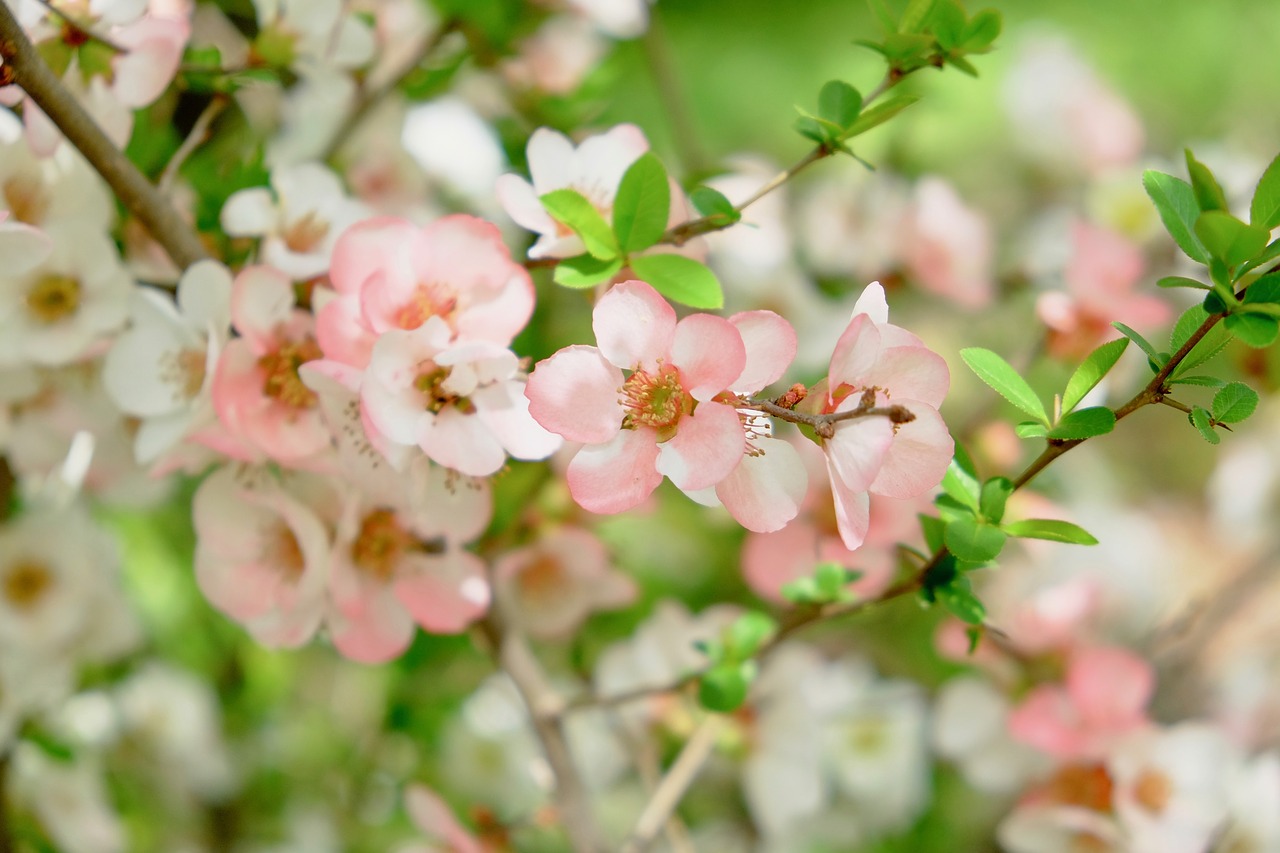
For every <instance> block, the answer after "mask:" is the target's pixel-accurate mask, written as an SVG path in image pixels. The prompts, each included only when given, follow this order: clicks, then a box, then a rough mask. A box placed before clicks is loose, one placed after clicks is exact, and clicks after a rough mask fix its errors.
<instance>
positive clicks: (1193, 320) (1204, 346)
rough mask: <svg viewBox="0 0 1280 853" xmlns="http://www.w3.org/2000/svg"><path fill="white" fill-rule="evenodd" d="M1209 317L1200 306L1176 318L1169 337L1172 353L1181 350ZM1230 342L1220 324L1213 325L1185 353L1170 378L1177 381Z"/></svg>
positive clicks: (1195, 306)
mask: <svg viewBox="0 0 1280 853" xmlns="http://www.w3.org/2000/svg"><path fill="white" fill-rule="evenodd" d="M1209 316H1210V315H1209V312H1208V311H1206V310H1204V308H1203V307H1202V306H1200V305H1193V306H1191V307H1190V308H1188V309H1187V310H1186V311H1184V312H1182V316H1180V317H1179V318H1178V322H1177V323H1175V324H1174V326H1173V333H1172V334H1171V335H1170V336H1169V346H1170V349H1171V350H1173V351H1174V352H1177V351H1178V350H1180V349H1182V346H1183V344H1185V343H1186V342H1187V341H1188V340H1190V338H1191V335H1192V334H1194V333H1195V331H1196V330H1197V329H1199V328H1200V327H1201V326H1202V325H1204V323H1205V321H1206V320H1208V319H1209ZM1230 342H1231V334H1230V333H1229V332H1227V330H1226V329H1225V328H1223V326H1222V324H1221V323H1219V324H1217V325H1215V326H1214V327H1213V328H1211V329H1210V330H1209V331H1208V332H1207V333H1206V334H1205V336H1204V337H1203V338H1201V339H1200V341H1199V343H1197V344H1196V345H1195V346H1194V347H1192V348H1191V352H1189V353H1187V356H1186V358H1184V359H1183V360H1182V361H1181V362H1180V363H1179V364H1178V366H1177V367H1176V368H1174V370H1173V374H1172V375H1171V376H1170V378H1171V379H1177V378H1178V377H1180V376H1182V375H1183V374H1185V373H1189V372H1190V371H1192V370H1194V369H1196V368H1197V367H1199V366H1200V365H1202V364H1204V363H1205V362H1206V361H1208V360H1209V359H1211V358H1213V357H1214V356H1215V355H1217V354H1218V353H1220V352H1222V350H1223V348H1224V347H1226V345H1227V344H1228V343H1230Z"/></svg>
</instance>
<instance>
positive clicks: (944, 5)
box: [927, 0, 968, 51]
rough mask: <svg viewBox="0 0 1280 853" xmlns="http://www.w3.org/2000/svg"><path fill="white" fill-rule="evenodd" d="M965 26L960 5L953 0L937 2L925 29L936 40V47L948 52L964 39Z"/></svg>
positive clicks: (965, 21) (965, 22)
mask: <svg viewBox="0 0 1280 853" xmlns="http://www.w3.org/2000/svg"><path fill="white" fill-rule="evenodd" d="M967 24H968V21H967V20H965V14H964V9H962V8H961V7H960V4H958V3H956V2H955V0H939V2H938V3H936V4H935V5H934V7H933V14H932V15H930V16H929V21H928V23H927V28H928V30H929V31H930V32H931V33H933V37H934V38H936V39H937V40H938V46H939V47H941V48H942V49H943V50H946V51H950V50H951V49H953V48H955V47H958V46H959V45H960V42H961V41H962V40H963V39H964V35H965V26H966V25H967Z"/></svg>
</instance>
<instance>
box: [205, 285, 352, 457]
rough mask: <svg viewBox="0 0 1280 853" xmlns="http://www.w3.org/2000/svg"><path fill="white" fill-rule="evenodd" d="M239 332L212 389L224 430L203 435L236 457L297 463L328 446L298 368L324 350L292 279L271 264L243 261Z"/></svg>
mask: <svg viewBox="0 0 1280 853" xmlns="http://www.w3.org/2000/svg"><path fill="white" fill-rule="evenodd" d="M231 320H232V323H233V324H234V326H235V329H236V331H237V332H239V333H240V337H238V338H235V339H233V340H231V341H230V342H229V343H228V344H227V345H226V347H224V348H223V350H222V354H221V355H220V356H219V358H218V366H217V369H216V370H215V372H214V376H213V384H212V396H213V407H214V411H215V412H216V413H217V415H218V421H219V423H220V425H221V427H222V429H221V430H220V431H210V430H206V431H203V432H202V433H201V434H200V436H199V438H200V440H201V441H202V442H203V443H205V444H207V445H209V446H210V447H213V448H214V449H215V450H219V451H221V452H223V453H226V454H228V455H230V456H232V457H233V458H236V459H243V460H246V461H256V460H258V459H260V458H262V457H264V456H265V457H269V458H271V459H275V460H277V461H280V462H291V463H296V462H300V461H302V460H305V459H308V458H310V457H315V456H317V455H318V454H319V453H321V452H322V451H324V450H327V449H328V448H329V446H330V440H329V431H328V429H326V427H325V424H324V421H323V419H322V418H321V415H320V411H319V408H318V406H317V401H316V395H315V393H314V392H313V391H312V390H311V389H309V388H308V387H307V386H306V385H305V384H303V382H302V379H301V378H300V377H299V375H298V368H299V367H301V366H302V365H303V364H305V363H307V362H308V361H313V360H316V359H319V358H320V357H321V355H322V353H321V352H320V347H319V345H318V344H316V341H315V335H314V329H313V327H314V325H315V323H314V320H313V319H312V317H311V315H310V314H309V313H307V312H306V311H302V310H300V309H298V308H295V307H294V298H293V288H292V286H291V285H290V284H289V279H288V277H287V276H285V275H284V274H283V273H281V272H279V271H278V270H274V269H272V268H270V267H262V266H255V267H246V268H245V269H244V270H242V271H241V272H240V274H239V275H238V276H236V279H235V282H234V283H233V285H232V291H231Z"/></svg>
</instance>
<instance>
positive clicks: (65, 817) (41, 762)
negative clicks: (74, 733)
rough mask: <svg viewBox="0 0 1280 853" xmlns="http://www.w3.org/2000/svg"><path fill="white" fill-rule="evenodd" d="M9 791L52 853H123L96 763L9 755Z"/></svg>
mask: <svg viewBox="0 0 1280 853" xmlns="http://www.w3.org/2000/svg"><path fill="white" fill-rule="evenodd" d="M14 776H15V784H14V788H15V789H16V793H18V795H19V796H20V797H21V798H22V799H23V800H25V801H26V802H27V803H28V804H29V805H30V807H31V808H32V810H33V811H34V812H35V813H36V815H37V816H38V817H39V818H40V822H41V823H42V824H43V826H44V829H45V831H46V832H48V833H49V836H50V837H51V838H52V839H53V841H54V843H55V845H56V846H57V849H59V850H65V851H67V853H123V851H124V850H126V849H127V848H126V839H125V832H124V827H123V826H122V825H121V823H120V818H119V816H117V815H116V813H115V811H114V810H113V809H112V808H111V803H110V801H109V800H108V798H107V790H106V785H105V784H104V783H103V778H102V771H101V769H100V768H99V767H98V764H97V762H96V761H95V760H93V759H91V758H84V757H81V758H77V760H76V761H75V762H73V763H67V762H62V761H56V760H54V759H51V758H48V757H47V756H46V755H45V754H44V753H43V752H42V751H41V750H40V748H39V747H36V746H32V745H30V744H25V743H24V744H20V745H19V746H18V749H17V750H16V751H15V752H14Z"/></svg>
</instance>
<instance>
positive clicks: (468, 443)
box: [360, 316, 560, 477]
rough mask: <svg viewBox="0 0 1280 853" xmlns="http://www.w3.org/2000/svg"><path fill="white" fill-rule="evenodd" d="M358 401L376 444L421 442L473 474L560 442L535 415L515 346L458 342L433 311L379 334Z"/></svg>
mask: <svg viewBox="0 0 1280 853" xmlns="http://www.w3.org/2000/svg"><path fill="white" fill-rule="evenodd" d="M360 400H361V409H362V412H363V414H364V416H365V421H366V423H367V425H368V426H369V427H371V428H372V430H373V432H374V433H375V434H376V436H377V439H376V440H375V441H374V444H375V446H385V445H387V444H390V445H401V446H407V447H412V446H414V445H416V446H418V447H419V448H421V449H422V451H423V452H424V453H426V455H427V456H429V457H431V459H432V460H433V461H434V462H437V463H438V464H440V465H444V466H445V467H446V468H453V469H454V470H456V471H459V472H461V473H463V474H467V475H469V476H472V477H487V476H488V475H490V474H494V473H496V472H497V471H498V469H499V468H501V467H502V466H503V464H504V463H505V462H506V459H507V456H508V455H511V456H514V457H516V458H517V459H545V458H546V457H548V456H550V455H551V454H552V453H554V452H555V451H556V450H557V449H558V448H559V446H560V440H559V439H558V438H557V437H556V436H554V435H552V434H550V433H549V432H547V431H546V430H545V429H543V428H542V427H541V426H539V425H538V424H537V423H536V422H535V421H534V419H533V418H532V417H531V416H530V414H529V400H528V398H526V397H525V394H524V379H523V377H522V376H521V375H519V364H518V361H517V359H516V356H515V353H513V352H511V350H509V349H507V348H506V347H503V346H500V345H498V344H495V343H493V342H491V341H484V340H479V341H463V342H458V343H454V342H453V341H452V335H451V333H450V330H449V327H448V325H447V324H446V323H445V321H444V320H442V319H441V318H439V317H435V316H433V317H430V318H428V319H427V322H426V323H425V324H424V325H422V326H421V327H420V328H417V329H414V330H412V331H402V330H399V329H393V330H391V331H389V332H387V333H386V334H384V335H382V336H381V337H379V338H378V341H377V343H376V344H375V345H374V347H373V353H372V356H371V358H370V361H369V367H368V369H367V370H366V371H365V373H364V377H363V379H362V381H361V383H360Z"/></svg>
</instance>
